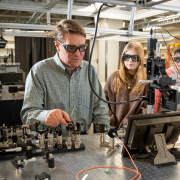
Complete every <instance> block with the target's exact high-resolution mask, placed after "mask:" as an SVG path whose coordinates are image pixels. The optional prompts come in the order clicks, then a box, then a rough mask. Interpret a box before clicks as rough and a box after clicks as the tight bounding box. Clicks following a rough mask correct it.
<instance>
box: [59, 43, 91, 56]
mask: <svg viewBox="0 0 180 180" xmlns="http://www.w3.org/2000/svg"><path fill="white" fill-rule="evenodd" d="M57 42H58V43H59V44H60V45H62V46H63V47H64V49H65V50H66V51H68V52H71V53H74V52H76V50H77V49H79V51H80V52H85V50H86V48H87V46H88V45H87V44H85V45H83V46H79V47H77V46H73V45H67V44H63V43H61V42H59V41H57Z"/></svg>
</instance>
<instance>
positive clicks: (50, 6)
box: [46, 0, 61, 10]
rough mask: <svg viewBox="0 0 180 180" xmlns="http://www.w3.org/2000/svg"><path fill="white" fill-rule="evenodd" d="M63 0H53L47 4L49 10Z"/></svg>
mask: <svg viewBox="0 0 180 180" xmlns="http://www.w3.org/2000/svg"><path fill="white" fill-rule="evenodd" d="M60 1H61V0H51V1H50V3H49V4H48V5H47V6H46V9H47V10H50V9H52V8H53V7H54V6H55V5H56V4H57V3H59V2H60Z"/></svg>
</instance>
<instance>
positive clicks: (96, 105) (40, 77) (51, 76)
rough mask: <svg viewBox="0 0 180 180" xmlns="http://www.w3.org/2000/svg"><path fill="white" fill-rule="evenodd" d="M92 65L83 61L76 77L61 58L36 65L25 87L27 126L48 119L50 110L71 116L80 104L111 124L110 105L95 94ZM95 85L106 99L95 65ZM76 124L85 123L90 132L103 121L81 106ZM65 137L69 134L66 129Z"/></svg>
mask: <svg viewBox="0 0 180 180" xmlns="http://www.w3.org/2000/svg"><path fill="white" fill-rule="evenodd" d="M88 65H89V63H88V62H86V61H82V62H81V64H80V66H79V68H76V69H75V71H74V72H73V74H72V75H71V74H70V71H69V70H68V69H66V68H65V67H64V65H63V64H62V62H61V61H60V59H59V57H58V55H57V54H56V55H55V56H54V57H52V58H49V59H45V60H43V61H40V62H38V63H36V64H35V65H34V66H33V67H32V69H31V70H30V72H29V74H28V76H27V79H26V86H25V96H24V104H23V107H22V110H21V118H22V120H23V124H30V125H32V124H35V122H37V120H38V121H41V122H42V123H44V124H45V119H46V116H47V114H48V112H49V111H50V110H53V109H61V110H63V111H65V112H67V113H68V114H69V115H71V113H72V110H73V108H74V106H75V105H76V104H83V105H86V106H87V107H89V108H90V109H91V110H92V111H93V112H94V113H95V114H96V115H97V116H98V117H99V118H100V119H101V120H102V121H103V122H104V123H107V124H109V115H108V106H107V104H106V103H104V102H103V101H100V100H99V99H98V98H97V97H96V96H95V95H94V94H93V92H92V91H91V88H90V85H89V81H88ZM90 74H91V82H92V84H93V87H94V89H95V91H96V92H97V93H98V94H99V95H100V96H101V97H103V98H105V96H104V93H103V90H102V87H101V84H100V82H99V79H98V77H97V73H96V71H95V68H94V67H93V66H91V73H90ZM73 120H74V123H76V122H82V123H84V125H83V126H82V131H87V130H88V129H89V127H90V125H91V123H92V122H100V121H99V120H98V119H97V117H95V116H94V115H93V114H92V113H91V112H90V111H89V110H88V109H87V108H85V107H84V106H77V107H76V109H75V112H74V114H73ZM62 130H63V134H64V135H65V134H67V131H66V130H65V126H62Z"/></svg>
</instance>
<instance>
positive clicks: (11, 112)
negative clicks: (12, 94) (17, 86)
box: [11, 99, 17, 122]
mask: <svg viewBox="0 0 180 180" xmlns="http://www.w3.org/2000/svg"><path fill="white" fill-rule="evenodd" d="M16 100H17V99H16ZM16 100H14V102H13V103H12V105H11V113H12V117H13V122H14V113H13V105H14V104H15V102H16Z"/></svg>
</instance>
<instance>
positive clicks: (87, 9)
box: [77, 4, 96, 12]
mask: <svg viewBox="0 0 180 180" xmlns="http://www.w3.org/2000/svg"><path fill="white" fill-rule="evenodd" d="M95 10H96V8H95V6H94V4H91V5H90V6H88V7H85V8H83V9H78V10H77V11H82V12H93V11H95Z"/></svg>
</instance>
